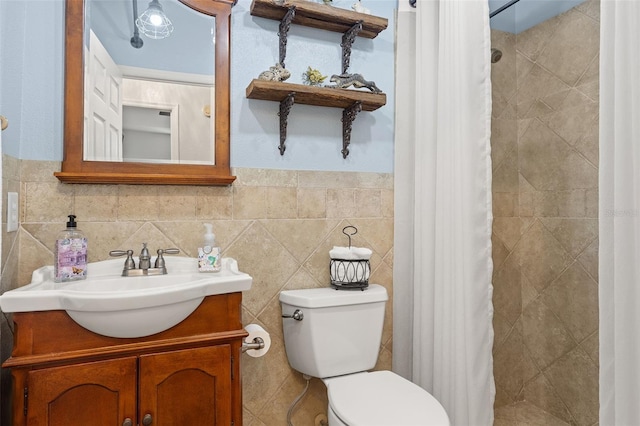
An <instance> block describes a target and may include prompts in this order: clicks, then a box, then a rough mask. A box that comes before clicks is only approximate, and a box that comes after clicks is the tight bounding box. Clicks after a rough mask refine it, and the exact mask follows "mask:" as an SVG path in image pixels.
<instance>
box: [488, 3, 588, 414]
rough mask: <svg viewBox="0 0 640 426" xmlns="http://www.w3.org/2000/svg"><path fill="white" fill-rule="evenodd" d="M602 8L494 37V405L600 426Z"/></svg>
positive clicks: (578, 10)
mask: <svg viewBox="0 0 640 426" xmlns="http://www.w3.org/2000/svg"><path fill="white" fill-rule="evenodd" d="M598 12H599V2H598V1H597V0H589V1H587V2H585V3H582V4H581V5H579V6H577V7H575V8H574V9H571V10H569V11H568V12H566V13H564V14H562V15H559V16H557V17H555V18H553V19H550V20H548V21H545V22H543V23H541V24H539V25H537V26H536V27H534V28H531V29H529V30H527V31H525V32H522V33H520V34H518V35H517V36H515V35H513V34H507V33H502V32H498V31H493V32H492V45H493V47H495V48H498V49H500V50H502V52H503V57H502V60H501V61H500V62H498V63H496V64H493V66H492V82H493V108H494V110H493V126H492V127H493V135H492V150H493V154H492V157H493V162H494V165H493V178H494V187H493V191H494V194H493V198H494V227H493V242H494V264H495V270H494V280H493V281H494V287H495V289H494V306H495V318H494V327H495V342H494V373H495V380H496V387H497V395H496V404H495V406H496V408H498V407H504V406H506V405H510V404H513V403H515V402H519V401H527V403H529V404H533V405H534V406H537V407H539V408H541V409H543V410H544V411H546V412H548V413H550V414H551V415H553V416H555V417H557V418H559V419H560V420H563V421H564V422H567V423H571V424H576V425H592V424H595V423H597V421H598V253H597V249H598V218H597V213H598V107H599V105H598V89H599V87H598V77H599V75H598V74H599V70H598V67H599V14H598ZM496 418H498V416H496Z"/></svg>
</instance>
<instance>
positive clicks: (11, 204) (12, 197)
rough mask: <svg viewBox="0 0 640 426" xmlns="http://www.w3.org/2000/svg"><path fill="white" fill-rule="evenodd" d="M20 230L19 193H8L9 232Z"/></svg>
mask: <svg viewBox="0 0 640 426" xmlns="http://www.w3.org/2000/svg"><path fill="white" fill-rule="evenodd" d="M17 230H18V193H17V192H8V193H7V232H14V231H17Z"/></svg>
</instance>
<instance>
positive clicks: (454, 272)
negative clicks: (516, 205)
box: [393, 0, 495, 426]
mask: <svg viewBox="0 0 640 426" xmlns="http://www.w3.org/2000/svg"><path fill="white" fill-rule="evenodd" d="M396 27H397V31H396V33H397V42H396V52H397V53H396V55H397V58H396V82H397V83H396V135H395V138H396V139H395V169H394V180H395V213H394V215H395V242H394V276H393V282H394V304H393V307H394V321H393V324H394V330H393V370H394V371H395V372H397V373H398V374H400V375H402V376H404V377H406V378H408V379H410V380H412V381H413V382H415V383H417V384H418V385H420V386H421V387H423V388H425V389H426V390H428V391H429V392H431V393H432V394H433V395H434V396H435V397H436V398H437V399H438V400H439V401H440V403H441V404H442V405H443V406H444V408H445V410H446V411H447V413H448V415H449V418H450V420H451V423H452V424H453V425H474V426H479V425H491V424H493V401H494V396H495V389H494V383H493V362H492V354H491V349H492V344H493V328H492V317H493V308H492V302H491V295H492V294H491V292H492V286H491V277H492V270H493V266H492V262H491V225H492V214H491V156H490V131H491V80H490V66H491V64H490V48H491V41H490V33H489V8H488V4H487V0H419V1H418V4H417V8H416V9H415V10H412V9H410V8H409V7H408V1H406V0H400V2H399V11H398V17H397V25H396Z"/></svg>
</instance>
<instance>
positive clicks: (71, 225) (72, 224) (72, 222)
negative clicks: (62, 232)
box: [67, 214, 78, 228]
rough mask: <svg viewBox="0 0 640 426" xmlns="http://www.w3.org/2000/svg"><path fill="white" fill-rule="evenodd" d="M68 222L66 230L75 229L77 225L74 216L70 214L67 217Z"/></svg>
mask: <svg viewBox="0 0 640 426" xmlns="http://www.w3.org/2000/svg"><path fill="white" fill-rule="evenodd" d="M68 217H69V221H68V222H67V228H76V227H77V226H78V224H77V223H76V215H74V214H70V215H68Z"/></svg>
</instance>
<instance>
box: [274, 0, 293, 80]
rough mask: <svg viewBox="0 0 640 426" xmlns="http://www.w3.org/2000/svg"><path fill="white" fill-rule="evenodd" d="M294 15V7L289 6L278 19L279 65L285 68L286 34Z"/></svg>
mask: <svg viewBox="0 0 640 426" xmlns="http://www.w3.org/2000/svg"><path fill="white" fill-rule="evenodd" d="M294 16H296V7H295V6H290V7H289V9H288V10H287V13H286V14H285V15H284V16H283V17H282V21H280V29H279V31H278V37H279V38H280V44H279V47H280V65H282V68H285V66H284V59H285V57H286V56H287V34H288V33H289V28H290V27H291V21H293V17H294Z"/></svg>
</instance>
